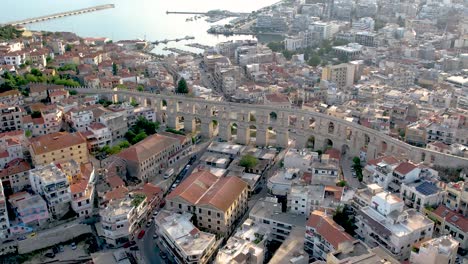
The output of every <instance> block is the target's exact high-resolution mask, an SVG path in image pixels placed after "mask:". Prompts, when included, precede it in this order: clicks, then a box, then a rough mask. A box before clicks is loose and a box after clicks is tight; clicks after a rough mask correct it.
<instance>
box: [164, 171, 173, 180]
mask: <svg viewBox="0 0 468 264" xmlns="http://www.w3.org/2000/svg"><path fill="white" fill-rule="evenodd" d="M172 175H174V169H168V170H167V171H166V172H165V173H164V179H167V178H170V177H172Z"/></svg>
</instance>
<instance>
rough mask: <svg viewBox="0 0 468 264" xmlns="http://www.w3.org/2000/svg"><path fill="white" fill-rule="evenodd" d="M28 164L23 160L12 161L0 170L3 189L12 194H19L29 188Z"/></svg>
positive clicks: (29, 166)
mask: <svg viewBox="0 0 468 264" xmlns="http://www.w3.org/2000/svg"><path fill="white" fill-rule="evenodd" d="M30 169H31V165H30V164H29V162H27V161H25V160H23V159H14V160H12V161H10V162H9V163H7V164H6V165H5V167H4V168H3V169H1V170H0V180H1V181H2V183H3V187H4V188H5V189H8V190H11V191H12V192H13V193H15V192H19V191H21V190H23V189H25V188H26V187H28V186H29V173H28V171H29V170H30Z"/></svg>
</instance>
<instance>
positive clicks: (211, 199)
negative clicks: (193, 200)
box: [198, 177, 248, 212]
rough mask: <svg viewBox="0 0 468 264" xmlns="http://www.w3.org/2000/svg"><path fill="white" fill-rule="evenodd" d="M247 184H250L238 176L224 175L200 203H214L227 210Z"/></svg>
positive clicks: (224, 210)
mask: <svg viewBox="0 0 468 264" xmlns="http://www.w3.org/2000/svg"><path fill="white" fill-rule="evenodd" d="M247 186H248V184H247V183H246V182H244V181H243V180H241V179H240V178H238V177H223V178H221V179H219V181H217V182H216V183H215V184H214V185H213V186H211V187H210V189H209V190H208V192H206V193H205V195H203V197H202V198H201V199H200V200H199V201H198V204H199V205H212V206H213V207H215V208H218V209H220V210H222V211H223V212H226V211H227V210H228V209H229V207H230V206H231V205H232V204H233V203H234V201H235V200H236V199H237V198H238V197H239V196H240V195H241V194H242V191H244V190H245V189H247Z"/></svg>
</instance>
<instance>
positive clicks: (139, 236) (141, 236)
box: [138, 230, 145, 239]
mask: <svg viewBox="0 0 468 264" xmlns="http://www.w3.org/2000/svg"><path fill="white" fill-rule="evenodd" d="M144 236H145V230H141V231H140V233H138V239H142V238H143V237H144Z"/></svg>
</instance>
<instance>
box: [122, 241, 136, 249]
mask: <svg viewBox="0 0 468 264" xmlns="http://www.w3.org/2000/svg"><path fill="white" fill-rule="evenodd" d="M134 245H136V242H135V241H133V240H131V241H128V242H127V243H125V244H124V245H123V247H124V248H129V247H131V246H134Z"/></svg>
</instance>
